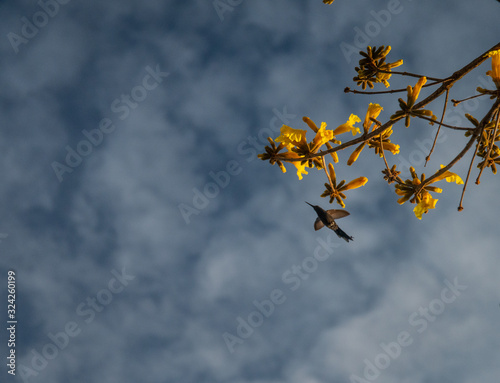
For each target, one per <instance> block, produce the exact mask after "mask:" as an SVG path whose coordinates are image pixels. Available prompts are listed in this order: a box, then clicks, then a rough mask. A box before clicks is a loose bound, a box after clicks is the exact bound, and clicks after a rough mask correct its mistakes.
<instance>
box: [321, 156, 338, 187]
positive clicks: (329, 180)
mask: <svg viewBox="0 0 500 383" xmlns="http://www.w3.org/2000/svg"><path fill="white" fill-rule="evenodd" d="M321 160H322V161H323V169H324V170H325V173H326V176H327V177H328V182H330V186H331V188H332V190H335V188H334V187H333V182H332V178H331V177H330V173H328V170H326V162H325V156H322V157H321ZM332 166H333V165H332Z"/></svg>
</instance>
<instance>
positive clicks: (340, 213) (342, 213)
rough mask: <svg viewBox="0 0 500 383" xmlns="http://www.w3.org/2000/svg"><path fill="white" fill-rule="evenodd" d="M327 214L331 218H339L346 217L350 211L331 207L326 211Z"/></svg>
mask: <svg viewBox="0 0 500 383" xmlns="http://www.w3.org/2000/svg"><path fill="white" fill-rule="evenodd" d="M326 212H327V213H328V214H330V215H331V216H332V218H333V219H339V218H343V217H347V216H348V215H350V213H349V212H348V211H346V210H341V209H331V210H327V211H326Z"/></svg>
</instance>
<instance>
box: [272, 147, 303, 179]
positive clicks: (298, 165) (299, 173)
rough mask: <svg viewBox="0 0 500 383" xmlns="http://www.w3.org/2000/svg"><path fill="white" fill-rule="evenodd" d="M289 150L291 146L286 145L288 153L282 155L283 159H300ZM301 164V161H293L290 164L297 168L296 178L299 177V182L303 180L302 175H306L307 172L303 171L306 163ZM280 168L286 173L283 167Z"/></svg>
mask: <svg viewBox="0 0 500 383" xmlns="http://www.w3.org/2000/svg"><path fill="white" fill-rule="evenodd" d="M291 148H293V145H292V144H289V145H287V149H288V152H285V153H282V156H283V158H285V159H288V158H290V159H292V158H293V159H295V158H300V156H299V155H298V154H297V153H295V152H292V151H290V150H291ZM301 162H302V161H293V162H292V164H294V165H295V167H296V168H297V176H298V177H299V180H301V179H302V178H303V177H302V174H308V173H307V171H306V170H305V168H306V167H307V161H304V163H301ZM278 165H279V164H278ZM280 168H281V170H282V171H283V173H286V169H285V167H284V166H283V167H281V166H280Z"/></svg>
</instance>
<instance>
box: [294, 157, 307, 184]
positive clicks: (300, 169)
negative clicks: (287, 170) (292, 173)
mask: <svg viewBox="0 0 500 383" xmlns="http://www.w3.org/2000/svg"><path fill="white" fill-rule="evenodd" d="M293 164H294V165H295V167H296V168H297V176H298V177H299V180H301V179H302V174H309V173H307V170H306V167H307V161H305V162H304V163H303V164H302V163H300V161H296V162H293Z"/></svg>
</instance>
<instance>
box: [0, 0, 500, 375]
mask: <svg viewBox="0 0 500 383" xmlns="http://www.w3.org/2000/svg"><path fill="white" fill-rule="evenodd" d="M215 4H216V5H218V6H219V8H216V6H214V2H213V1H203V2H202V1H198V2H182V1H174V0H172V1H163V2H152V1H148V2H141V1H134V0H127V1H117V0H110V1H105V2H100V1H93V0H90V1H86V2H83V3H82V2H76V1H67V0H66V2H64V1H62V0H59V1H58V2H57V3H56V2H54V0H47V1H45V2H44V1H43V0H42V1H41V2H38V3H37V2H36V1H17V2H15V3H6V2H3V3H2V5H1V6H0V15H1V19H2V23H1V24H0V32H1V33H0V35H1V36H2V39H1V42H0V49H1V55H0V63H1V66H2V71H1V72H0V89H1V100H2V102H1V103H0V107H1V111H2V113H0V119H1V121H0V126H1V128H0V133H1V139H0V145H1V152H2V154H3V156H2V157H3V160H2V161H0V169H1V174H2V177H3V182H2V184H1V186H0V193H1V196H2V201H3V203H2V204H1V205H0V212H1V215H2V217H3V220H2V223H1V227H0V232H1V233H2V235H1V242H0V252H1V254H2V256H1V257H0V269H1V277H0V280H2V281H6V279H7V271H8V270H14V271H15V273H16V288H17V294H16V299H17V301H16V305H17V306H16V316H17V320H18V323H17V325H16V363H17V365H16V376H15V377H12V376H10V375H8V373H7V368H6V366H4V367H3V369H2V371H1V373H2V375H3V376H2V378H1V380H2V381H16V382H40V383H42V382H43V383H45V382H69V381H71V382H75V383H79V382H91V381H99V382H103V383H114V382H125V383H128V382H138V381H141V382H145V383H150V382H151V383H157V382H185V383H191V382H193V383H194V382H196V383H202V382H219V383H222V382H231V383H250V382H252V383H278V382H280V383H281V382H283V383H284V382H286V383H299V382H300V383H322V382H335V383H341V382H364V383H366V382H372V381H374V382H384V383H396V382H398V383H400V382H406V383H431V382H440V383H448V382H453V383H472V382H478V381H480V382H484V383H490V382H491V383H494V382H497V380H498V376H499V375H500V367H499V366H500V365H499V363H498V349H499V347H500V335H499V334H500V332H499V331H498V325H499V323H500V322H499V315H500V311H499V310H500V308H499V303H500V299H499V294H500V285H499V283H498V275H499V272H500V267H499V263H498V256H497V254H498V244H499V243H498V237H497V232H496V222H497V217H498V213H499V212H500V209H499V207H498V205H497V204H496V200H495V199H494V197H493V196H494V190H497V188H498V186H499V181H498V178H495V177H494V176H493V175H492V174H491V172H490V171H486V172H485V173H484V174H483V176H482V182H481V185H480V186H477V185H474V184H473V183H471V184H470V185H469V187H468V192H467V194H466V197H465V201H464V206H465V210H464V211H462V212H461V213H458V212H457V209H456V207H457V206H458V201H459V198H460V193H461V187H460V186H457V185H452V184H449V185H448V184H446V185H442V186H443V188H444V193H443V194H442V195H441V196H440V197H439V202H438V204H437V209H435V210H433V211H430V212H429V214H427V215H425V216H424V218H423V219H422V220H421V221H419V220H417V219H416V218H415V216H414V214H413V211H412V209H413V206H412V205H410V204H405V205H403V206H400V205H398V204H397V203H396V200H397V196H396V194H395V193H394V190H393V187H392V185H391V186H388V185H387V183H385V181H384V180H383V179H382V176H381V173H380V171H381V170H382V169H383V167H384V165H383V162H382V161H381V160H379V159H378V157H376V156H374V155H373V153H370V152H369V151H368V150H365V151H364V152H363V153H362V155H361V157H360V159H359V160H358V161H357V162H356V163H355V164H354V165H353V166H351V167H347V166H346V165H345V162H346V160H347V157H348V155H349V154H350V150H351V149H349V151H348V152H342V153H340V157H341V163H340V164H339V165H337V166H336V170H337V176H338V177H339V178H341V179H347V180H350V179H354V178H356V177H359V176H367V177H368V178H369V182H368V183H367V184H366V185H365V186H364V187H363V188H360V189H357V190H354V191H351V192H349V194H348V198H347V200H346V203H347V207H346V209H347V210H349V212H350V213H351V215H350V216H349V217H346V218H344V219H342V220H341V221H339V224H340V226H341V228H342V229H343V230H344V231H346V232H347V233H348V234H349V235H352V236H354V241H353V242H350V243H345V242H344V241H342V242H341V240H340V239H339V238H337V236H335V234H334V233H333V232H331V231H326V229H323V230H321V231H318V232H315V231H314V230H313V222H314V219H315V213H314V211H313V210H312V209H311V208H310V207H309V206H307V205H306V204H305V203H304V201H309V202H311V203H314V204H320V205H322V206H324V207H326V206H327V205H328V204H327V202H328V201H326V200H325V199H322V198H320V194H321V193H322V192H323V183H324V182H325V179H324V173H322V172H317V171H315V170H313V169H311V171H310V172H309V175H307V176H305V177H304V180H302V181H299V180H298V179H297V176H296V174H295V171H293V170H292V169H291V167H293V166H290V165H288V166H287V167H288V169H289V171H288V172H287V173H286V174H283V173H281V171H280V170H279V168H278V167H277V166H274V167H271V166H269V164H268V163H264V162H262V161H260V160H258V159H257V158H256V154H257V153H258V152H262V151H263V148H264V146H265V144H266V143H267V142H266V141H265V138H266V137H267V136H268V135H270V134H272V135H273V136H274V137H276V136H277V135H278V129H279V127H280V126H281V124H283V123H286V124H288V125H290V126H292V127H294V128H300V129H305V128H306V126H305V124H304V123H303V122H302V116H308V117H310V118H311V119H312V120H313V121H315V122H316V123H317V124H319V123H321V122H322V121H325V122H327V123H328V126H329V127H331V128H335V127H337V126H338V125H340V124H342V123H344V122H345V121H346V120H347V119H348V117H349V115H350V114H351V113H355V114H357V115H359V116H360V117H362V118H363V117H364V114H365V112H366V108H367V105H368V103H369V102H377V103H380V104H382V105H383V107H384V111H383V112H382V114H381V115H380V116H379V119H380V120H383V121H386V120H387V118H388V117H389V116H390V115H391V114H392V113H393V112H394V111H395V110H397V105H398V104H397V98H398V97H399V96H394V95H392V96H378V97H372V96H363V95H352V94H345V93H344V92H343V89H344V88H345V87H346V86H350V87H351V88H354V87H355V84H353V82H352V77H354V76H355V71H354V67H355V66H356V64H357V60H358V58H357V57H355V55H351V54H350V53H349V52H350V51H351V48H352V49H353V50H354V49H355V50H359V49H360V48H362V46H361V45H360V44H361V43H364V44H365V45H366V44H369V45H375V46H379V45H391V46H392V52H391V53H390V55H389V61H396V60H397V59H400V58H402V59H403V60H404V65H403V66H402V67H400V68H399V69H401V70H406V71H409V72H416V73H421V74H426V75H429V76H435V77H444V76H447V75H449V74H451V73H452V72H454V71H455V70H457V69H459V68H461V67H462V66H463V65H465V64H467V63H468V62H469V61H471V60H472V59H474V58H475V57H477V56H479V55H480V54H482V53H483V52H484V51H486V50H487V49H489V48H490V47H492V46H493V45H495V44H496V43H498V36H499V35H500V33H499V32H500V28H499V24H498V12H499V11H500V8H499V5H498V3H497V2H495V1H493V0H478V1H474V2H472V1H462V2H456V1H451V0H443V1H439V2H436V1H430V0H424V1H418V2H417V1H410V0H401V1H395V0H391V1H378V0H377V1H373V0H372V1H368V0H358V1H348V0H337V1H335V3H334V4H333V5H331V6H326V5H324V4H322V2H321V1H320V0H309V1H299V0H287V1H285V0H277V1H272V2H269V1H259V0H254V1H232V2H231V1H227V2H225V3H224V4H226V7H222V6H221V5H220V3H217V2H215ZM228 4H232V5H228ZM220 7H222V8H220ZM221 9H223V10H225V11H221ZM32 23H34V24H32ZM35 24H36V25H35ZM37 25H38V27H37ZM359 31H361V32H362V33H360V32H359ZM364 33H367V34H366V35H363V34H364ZM488 69H489V62H488V63H487V64H486V63H485V64H484V65H483V66H481V67H480V68H478V70H476V71H474V72H473V73H471V74H470V75H469V76H467V77H466V78H465V79H464V81H463V82H462V83H461V84H460V85H459V86H457V87H456V88H457V89H456V90H455V89H454V90H453V92H454V93H453V94H452V95H451V96H452V97H454V98H463V97H467V96H469V95H472V94H473V93H474V90H475V88H476V87H477V86H483V87H484V86H485V84H488V78H487V77H486V76H485V72H486V71H487V70H488ZM391 84H393V85H394V86H395V87H406V85H408V84H411V85H414V80H410V81H409V82H408V80H407V79H398V78H394V79H393V81H391ZM491 84H492V83H491ZM429 92H430V91H428V90H424V91H422V95H423V96H424V95H427V94H429ZM488 105H490V103H489V101H487V100H481V101H479V102H478V101H471V102H469V103H464V104H462V105H461V106H460V107H458V108H456V109H453V108H451V109H450V110H449V113H448V115H447V117H446V118H447V119H448V121H450V122H451V121H454V123H456V124H457V125H466V124H467V120H466V119H465V118H464V117H463V114H464V113H465V112H467V113H471V114H473V115H475V116H476V117H480V116H481V113H484V111H486V110H487V108H488ZM432 106H433V107H434V108H435V111H436V112H437V113H438V112H439V111H440V110H441V107H442V104H440V103H434V104H433V105H432ZM394 130H395V132H394V134H393V136H392V137H391V139H392V140H393V141H394V142H396V143H398V144H400V145H401V154H400V155H399V157H393V156H392V155H390V156H389V157H388V161H389V163H390V164H391V165H392V164H394V163H395V164H398V165H399V166H400V167H404V166H407V165H413V166H415V167H417V168H418V171H419V172H422V171H424V172H426V173H431V172H432V171H434V170H435V169H438V168H439V164H441V163H447V162H448V161H450V159H451V158H453V157H454V155H455V154H456V153H457V152H458V150H459V149H460V148H461V147H462V146H463V145H464V144H465V141H464V137H463V136H462V134H461V133H460V132H459V133H456V132H453V131H449V130H446V131H445V132H443V133H444V134H443V135H442V136H441V137H442V139H441V140H440V142H439V146H438V148H437V149H436V152H435V153H434V154H433V158H432V160H431V161H430V163H429V164H428V165H427V168H425V169H424V168H423V167H422V165H423V163H422V158H423V156H425V155H426V154H427V150H428V148H429V143H430V142H431V140H432V139H433V137H434V133H435V128H434V127H431V126H429V125H428V124H425V123H420V122H418V121H414V122H413V123H412V126H411V128H410V129H405V128H404V127H403V126H398V127H397V128H395V129H394ZM469 159H470V155H469V156H468V157H467V158H466V160H465V161H464V162H463V163H460V164H458V165H457V166H456V167H455V168H454V170H455V171H456V172H457V173H458V174H460V175H461V176H462V177H463V178H465V175H466V171H467V167H468V163H469ZM405 164H406V165H405ZM404 175H405V176H408V174H404ZM440 186H441V185H440ZM200 194H201V195H203V196H202V197H200ZM186 207H189V208H188V211H189V212H190V214H187V215H186V214H184V215H183V214H182V213H181V210H183V209H184V211H186V210H185V209H186ZM334 207H335V206H334ZM2 285H3V286H6V285H7V283H6V282H4V283H2ZM1 296H2V300H3V302H5V303H4V305H5V307H6V306H7V292H6V289H5V287H4V288H3V291H2V293H1ZM4 327H5V326H4ZM7 335H8V334H7V332H6V331H5V330H4V331H2V335H1V337H2V338H1V339H6V336H7ZM7 353H8V347H7V346H6V342H4V341H2V347H1V352H0V354H1V355H2V357H3V358H4V360H5V357H6V356H7Z"/></svg>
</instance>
